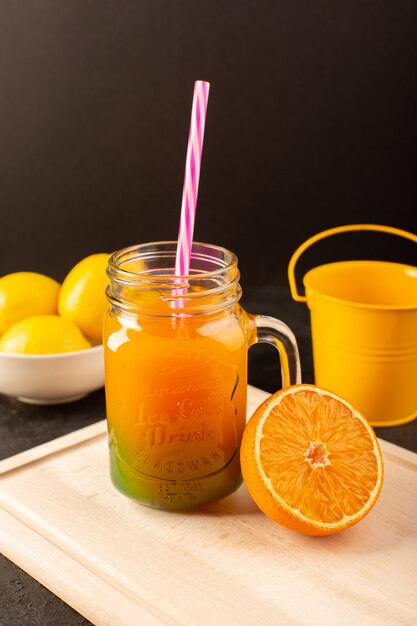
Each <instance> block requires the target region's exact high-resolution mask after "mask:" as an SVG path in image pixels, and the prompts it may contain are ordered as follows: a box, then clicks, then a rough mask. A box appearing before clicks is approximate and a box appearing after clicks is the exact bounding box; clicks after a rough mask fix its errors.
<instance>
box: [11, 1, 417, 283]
mask: <svg viewBox="0 0 417 626" xmlns="http://www.w3.org/2000/svg"><path fill="white" fill-rule="evenodd" d="M416 23H417V4H416V2H415V1H414V0H396V2H392V1H386V2H385V1H383V0H371V1H370V0H368V1H367V0H351V1H350V2H348V3H347V2H345V1H343V2H342V1H340V0H329V1H324V0H316V1H315V2H311V1H310V0H279V1H278V0H274V1H270V2H269V1H266V0H239V1H237V0H228V1H225V0H211V1H210V0H205V1H202V0H192V1H189V0H177V1H174V0H100V1H98V0H94V1H93V0H66V1H65V2H56V0H31V1H30V0H1V4H0V199H1V204H0V206H1V233H2V245H1V246H0V274H5V273H8V272H12V271H18V270H32V271H39V272H44V273H46V274H50V275H52V276H54V277H55V278H57V279H62V278H63V277H64V275H65V273H66V272H67V271H68V270H69V269H70V267H71V266H72V265H73V264H75V263H76V262H77V261H78V260H80V259H81V258H82V257H84V256H86V255H88V254H91V253H94V252H99V251H112V250H114V249H118V248H121V247H124V246H125V245H129V244H133V243H139V242H145V241H152V240H158V239H175V238H176V235H177V229H178V219H179V211H180V203H181V188H182V181H183V169H184V162H185V152H186V144H187V137H188V124H189V116H190V110H191V99H192V91H193V81H194V80H195V79H205V80H208V81H210V82H211V92H210V99H209V108H208V118H207V126H206V140H205V147H204V157H203V170H202V174H201V180H200V194H199V207H198V215H197V220H196V228H195V239H196V240H200V241H207V242H212V243H217V244H221V245H224V246H226V247H229V248H231V249H233V250H234V251H235V252H236V253H237V254H238V256H239V259H240V267H241V271H242V275H243V279H242V283H243V287H244V290H245V289H249V290H252V291H253V290H254V289H257V288H258V287H259V286H261V285H267V284H277V283H279V284H282V285H283V284H286V267H287V264H288V260H289V258H290V256H291V254H292V252H293V251H294V250H295V248H296V247H297V246H298V245H299V244H300V243H301V242H302V241H303V240H304V239H306V238H307V237H309V236H310V235H312V234H314V233H316V232H318V231H320V230H322V229H324V228H329V227H331V226H335V225H339V224H349V223H355V222H376V223H382V224H390V225H395V226H397V227H400V228H404V229H408V230H414V231H415V230H416V229H417V217H416V199H417V187H416V162H417V159H416V134H417V133H416V131H417V120H416V118H417V115H416V111H417V106H416V105H417V84H416V83H417V78H416V58H417V38H416ZM365 257H375V258H387V259H391V260H394V259H395V260H403V261H406V262H409V263H412V264H415V258H416V256H415V247H412V244H405V243H402V242H399V243H396V240H395V238H393V237H391V238H389V237H387V236H384V235H370V234H368V235H364V234H362V235H351V236H348V235H344V236H343V237H339V238H338V239H337V241H336V240H335V241H334V242H333V243H332V242H330V243H328V244H325V243H323V244H320V246H319V247H318V248H317V251H316V253H315V254H313V253H311V255H306V260H305V263H304V264H302V265H301V267H300V271H301V272H303V271H304V269H306V268H307V267H311V265H312V264H314V263H317V262H322V261H326V260H330V259H332V260H333V259H336V258H365Z"/></svg>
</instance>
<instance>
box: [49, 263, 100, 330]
mask: <svg viewBox="0 0 417 626" xmlns="http://www.w3.org/2000/svg"><path fill="white" fill-rule="evenodd" d="M109 258H110V255H109V254H105V253H99V254H92V255H90V256H88V257H86V258H85V259H83V260H82V261H80V262H79V263H77V265H75V267H73V268H72V270H71V271H70V272H69V274H68V275H67V276H66V278H65V279H64V282H63V283H62V286H61V289H60V292H59V296H58V312H59V315H60V316H61V317H63V318H64V319H66V320H70V321H71V322H74V323H75V324H77V326H78V327H79V328H80V329H81V330H82V332H83V334H84V336H85V337H86V338H87V339H89V340H90V341H95V342H97V341H99V342H101V341H102V337H103V318H104V313H105V312H106V309H107V306H108V303H107V299H106V287H107V284H108V278H107V274H106V269H107V263H108V260H109Z"/></svg>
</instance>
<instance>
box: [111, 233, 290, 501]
mask: <svg viewBox="0 0 417 626" xmlns="http://www.w3.org/2000/svg"><path fill="white" fill-rule="evenodd" d="M175 254H176V242H157V243H149V244H143V245H139V246H133V247H130V248H126V249H124V250H121V251H119V252H116V253H114V254H113V255H112V257H111V258H110V260H109V267H108V276H109V278H110V286H109V288H108V291H107V295H108V299H109V303H110V306H109V308H108V311H107V314H106V317H105V323H104V339H103V341H104V348H105V386H106V406H107V421H108V432H109V450H110V473H111V478H112V481H113V483H114V485H115V486H116V488H117V489H118V490H119V491H121V492H122V493H124V494H125V495H127V496H130V497H132V498H134V499H136V500H138V501H140V502H141V503H143V504H147V505H149V506H154V507H157V508H160V509H169V510H179V509H186V508H190V507H194V506H199V505H202V504H205V503H207V502H210V501H212V500H216V499H218V498H222V497H223V496H226V495H228V494H230V493H232V492H233V491H234V490H235V489H237V488H238V487H239V485H240V484H241V481H242V478H241V472H240V462H239V447H240V442H241V438H242V434H243V430H244V427H245V423H246V394H247V352H248V348H249V347H250V346H252V345H253V344H254V343H257V342H266V343H270V344H272V345H274V346H275V347H277V348H278V349H279V351H280V355H281V369H282V376H283V383H284V386H286V385H289V384H293V383H296V382H300V366H299V357H298V350H297V344H296V341H295V338H294V335H293V334H292V332H291V330H290V329H289V328H288V327H287V326H286V325H285V324H284V323H283V322H280V321H279V320H275V319H274V318H270V317H264V316H259V315H255V316H253V315H248V314H247V313H245V311H244V310H243V309H242V307H241V306H240V305H239V299H240V296H241V288H240V285H239V276H240V275H239V271H238V267H237V258H236V256H235V255H234V254H233V252H230V251H229V250H226V249H225V248H221V247H218V246H214V245H210V244H202V243H194V244H193V251H192V257H191V268H192V269H191V271H190V276H185V277H177V276H175V275H174V267H175Z"/></svg>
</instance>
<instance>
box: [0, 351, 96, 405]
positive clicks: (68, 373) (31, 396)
mask: <svg viewBox="0 0 417 626" xmlns="http://www.w3.org/2000/svg"><path fill="white" fill-rule="evenodd" d="M103 385H104V362H103V346H102V345H99V346H94V347H92V348H88V349H87V350H77V351H75V352H63V353H61V354H12V353H10V352H0V393H4V394H6V395H8V396H15V397H17V398H18V399H19V400H22V401H23V402H29V403H30V404H61V403H63V402H72V401H73V400H78V399H79V398H82V397H83V396H86V395H87V394H88V393H90V392H91V391H95V390H96V389H100V387H102V386H103Z"/></svg>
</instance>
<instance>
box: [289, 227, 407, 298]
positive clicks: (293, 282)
mask: <svg viewBox="0 0 417 626" xmlns="http://www.w3.org/2000/svg"><path fill="white" fill-rule="evenodd" d="M361 230H368V231H369V230H370V231H374V232H375V231H376V232H380V233H388V234H390V235H397V236H398V237H404V238H405V239H410V240H411V241H414V242H415V243H417V235H414V234H413V233H409V232H408V231H406V230H401V229H400V228H393V227H392V226H381V225H380V224H351V225H349V226H337V227H336V228H329V229H328V230H323V231H322V232H321V233H318V234H317V235H313V237H310V239H307V241H305V242H304V243H302V244H301V246H299V248H297V250H296V251H295V252H294V254H293V255H292V257H291V260H290V262H289V264H288V280H289V283H290V289H291V295H292V297H293V298H294V300H296V301H297V302H307V298H306V296H302V295H301V294H299V293H298V290H297V282H296V279H295V264H296V263H297V261H298V259H299V258H300V256H301V255H302V254H303V252H305V251H306V250H307V248H309V247H310V246H312V245H313V244H314V243H316V242H317V241H320V240H321V239H325V238H326V237H331V236H332V235H339V234H340V233H349V232H353V231H361Z"/></svg>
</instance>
